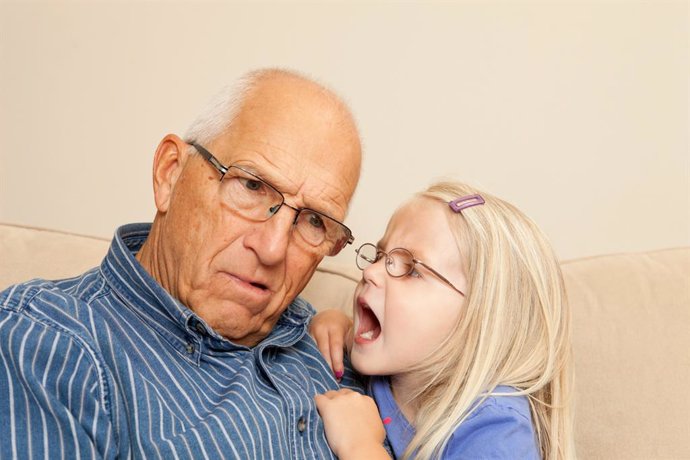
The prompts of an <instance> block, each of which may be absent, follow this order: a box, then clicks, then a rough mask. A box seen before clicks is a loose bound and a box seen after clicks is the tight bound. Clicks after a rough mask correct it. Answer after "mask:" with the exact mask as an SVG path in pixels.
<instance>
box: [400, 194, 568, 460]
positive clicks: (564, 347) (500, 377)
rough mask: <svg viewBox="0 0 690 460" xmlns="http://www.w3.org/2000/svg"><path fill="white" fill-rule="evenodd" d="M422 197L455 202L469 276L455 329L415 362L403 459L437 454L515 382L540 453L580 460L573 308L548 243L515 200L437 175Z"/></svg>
mask: <svg viewBox="0 0 690 460" xmlns="http://www.w3.org/2000/svg"><path fill="white" fill-rule="evenodd" d="M476 193H479V194H480V195H481V196H482V197H483V198H484V200H485V203H484V204H483V205H479V206H474V207H471V208H467V209H464V210H463V211H462V212H460V213H455V212H453V211H452V210H451V209H450V207H449V206H448V204H447V203H448V202H449V201H451V200H455V199H457V198H459V197H462V196H467V195H472V194H476ZM419 196H421V197H426V198H430V199H432V200H436V201H438V203H439V206H445V208H446V209H447V210H448V213H447V216H448V221H449V224H450V227H451V229H452V231H453V233H454V236H455V239H456V241H457V244H458V250H459V251H460V254H461V256H462V259H463V264H464V269H465V270H466V276H467V283H468V284H467V290H466V291H465V293H466V298H465V305H464V307H463V310H462V313H461V314H460V317H459V319H458V322H457V324H456V325H455V329H454V330H453V331H452V332H451V334H450V335H449V336H448V338H447V339H446V340H445V341H444V342H443V344H442V345H441V346H440V348H439V349H438V350H437V351H436V352H434V353H433V355H432V356H430V357H429V359H427V360H425V362H424V363H422V364H420V365H419V366H418V368H417V369H415V370H416V371H417V372H418V375H419V376H420V377H421V379H420V380H421V381H422V382H425V383H424V384H423V386H422V387H421V388H420V390H419V392H418V393H417V395H416V396H415V397H414V400H413V401H412V403H413V404H414V405H415V406H416V407H418V413H417V414H418V415H417V419H416V420H414V422H413V423H414V425H415V429H416V434H415V436H414V438H413V439H412V442H411V443H410V445H409V447H408V449H407V451H406V455H405V457H412V456H414V457H415V458H432V457H438V456H439V455H440V453H441V452H442V451H443V449H444V448H445V446H446V444H447V442H448V440H449V438H450V435H451V434H452V433H453V432H454V431H455V429H456V428H457V426H458V425H459V424H460V423H462V422H463V420H465V419H466V418H467V417H468V416H469V415H470V414H471V412H472V409H473V408H474V407H476V406H477V404H476V401H477V400H478V399H481V398H485V397H487V396H489V395H498V394H500V393H497V392H495V391H494V390H495V388H496V386H498V385H508V386H512V387H515V388H516V389H518V390H519V392H518V393H513V394H514V395H515V394H523V395H527V396H528V398H529V401H530V407H531V412H532V419H533V423H534V426H535V429H536V433H537V438H538V439H537V440H538V443H539V446H540V449H541V456H542V458H545V459H570V458H574V456H575V449H574V442H573V435H572V410H571V397H572V394H571V373H570V312H569V310H568V305H567V300H566V296H565V290H564V285H563V279H562V275H561V271H560V267H559V264H558V259H557V258H556V255H555V254H554V252H553V250H552V248H551V246H550V244H549V243H548V241H547V239H546V238H545V236H544V235H543V233H542V232H541V231H540V230H539V228H538V227H537V226H536V225H535V224H534V222H533V221H532V220H531V219H529V218H528V217H527V216H525V215H524V214H523V213H522V212H520V211H519V210H518V209H517V208H515V207H514V206H513V205H511V204H509V203H507V202H505V201H503V200H501V199H499V198H496V197H493V196H491V195H489V194H486V193H484V192H480V191H478V190H476V189H474V188H471V187H469V186H467V185H463V184H459V183H452V182H442V183H437V184H434V185H432V186H431V187H429V188H428V189H427V190H426V191H425V192H422V193H421V194H419ZM506 397H509V396H506ZM497 442H501V441H500V440H497Z"/></svg>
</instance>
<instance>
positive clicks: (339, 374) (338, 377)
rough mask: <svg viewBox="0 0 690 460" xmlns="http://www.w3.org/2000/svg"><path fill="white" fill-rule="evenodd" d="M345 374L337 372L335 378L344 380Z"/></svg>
mask: <svg viewBox="0 0 690 460" xmlns="http://www.w3.org/2000/svg"><path fill="white" fill-rule="evenodd" d="M343 374H344V372H343V371H335V378H336V379H338V380H340V379H341V378H343Z"/></svg>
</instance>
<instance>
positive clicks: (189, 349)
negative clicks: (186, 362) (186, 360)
mask: <svg viewBox="0 0 690 460" xmlns="http://www.w3.org/2000/svg"><path fill="white" fill-rule="evenodd" d="M187 353H189V354H190V355H191V354H192V353H194V344H193V343H188V344H187Z"/></svg>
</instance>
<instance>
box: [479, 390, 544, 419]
mask: <svg viewBox="0 0 690 460" xmlns="http://www.w3.org/2000/svg"><path fill="white" fill-rule="evenodd" d="M517 393H518V390H517V389H516V388H514V387H510V386H506V385H499V386H497V387H496V388H495V389H494V391H493V392H492V393H491V395H489V396H487V397H486V399H484V400H481V399H479V400H478V401H477V406H476V408H475V409H474V410H473V411H472V413H471V414H470V415H469V417H467V419H466V420H465V421H466V422H467V421H469V420H471V419H473V418H477V417H479V418H485V417H490V416H492V415H500V414H505V415H507V414H513V415H515V416H517V417H521V418H524V419H526V421H528V422H529V423H530V424H531V423H532V413H531V411H530V406H529V398H528V397H527V396H525V395H520V394H517Z"/></svg>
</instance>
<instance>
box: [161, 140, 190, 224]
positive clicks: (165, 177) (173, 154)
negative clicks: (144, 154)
mask: <svg viewBox="0 0 690 460" xmlns="http://www.w3.org/2000/svg"><path fill="white" fill-rule="evenodd" d="M187 156H188V155H187V143H186V142H184V141H183V140H182V139H180V138H179V137H178V136H176V135H174V134H168V135H167V136H165V137H164V138H163V140H161V142H160V144H158V148H157V149H156V155H155V157H154V159H153V198H154V201H155V202H156V208H157V209H158V212H161V213H165V212H167V210H168V208H169V207H170V199H171V197H172V192H173V189H174V188H175V183H176V182H177V179H178V178H179V177H180V174H181V173H182V168H183V167H184V165H185V163H186V161H187Z"/></svg>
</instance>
